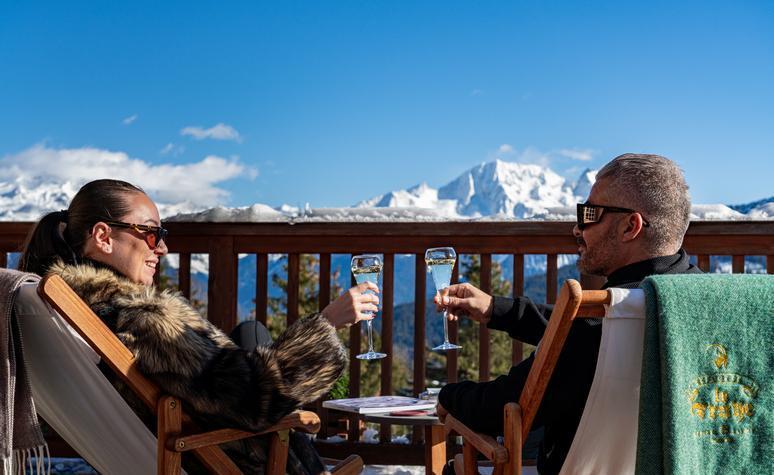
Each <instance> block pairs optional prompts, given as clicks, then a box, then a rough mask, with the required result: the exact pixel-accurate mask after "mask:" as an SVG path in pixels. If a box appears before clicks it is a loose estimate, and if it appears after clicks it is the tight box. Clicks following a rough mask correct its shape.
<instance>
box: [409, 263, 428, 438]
mask: <svg viewBox="0 0 774 475" xmlns="http://www.w3.org/2000/svg"><path fill="white" fill-rule="evenodd" d="M426 269H427V266H426V264H425V255H424V253H422V254H414V395H415V396H416V395H418V394H419V393H421V392H422V391H423V390H424V386H425V337H426V335H425V298H426V294H425V292H426V289H427V285H426V283H427V282H426V279H427V270H426ZM423 440H424V431H423V430H422V428H421V427H419V426H417V427H414V432H413V436H412V438H411V441H412V442H413V443H415V444H418V443H422V441H423Z"/></svg>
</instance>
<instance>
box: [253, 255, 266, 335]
mask: <svg viewBox="0 0 774 475" xmlns="http://www.w3.org/2000/svg"><path fill="white" fill-rule="evenodd" d="M268 274H269V256H268V255H267V254H266V253H259V254H256V255H255V320H256V321H258V322H261V323H262V324H263V325H264V326H266V325H267V319H268V312H269V275H268Z"/></svg>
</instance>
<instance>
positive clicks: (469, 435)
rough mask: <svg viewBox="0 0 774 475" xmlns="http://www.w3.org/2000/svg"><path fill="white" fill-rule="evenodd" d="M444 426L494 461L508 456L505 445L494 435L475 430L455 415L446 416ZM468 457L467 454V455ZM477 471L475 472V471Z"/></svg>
mask: <svg viewBox="0 0 774 475" xmlns="http://www.w3.org/2000/svg"><path fill="white" fill-rule="evenodd" d="M444 428H445V429H446V431H447V432H449V433H450V434H459V435H461V436H462V437H464V438H465V444H466V445H467V444H468V443H470V445H471V446H472V447H474V448H475V450H477V451H478V452H479V453H481V455H483V456H484V457H486V459H487V460H490V461H492V462H497V463H502V462H505V460H506V459H507V458H508V453H507V451H506V450H505V447H503V446H502V445H500V444H498V443H497V439H495V438H494V437H492V436H489V435H486V434H481V433H478V432H474V431H473V430H471V429H470V428H468V427H467V426H465V424H463V423H462V422H460V421H459V420H457V419H456V418H455V417H454V416H451V415H448V416H446V422H445V424H444ZM466 458H467V456H466ZM474 473H475V472H474Z"/></svg>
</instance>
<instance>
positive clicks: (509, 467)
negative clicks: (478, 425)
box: [503, 402, 524, 474]
mask: <svg viewBox="0 0 774 475" xmlns="http://www.w3.org/2000/svg"><path fill="white" fill-rule="evenodd" d="M504 413H505V414H504V417H503V427H504V428H505V432H504V434H503V438H504V439H505V440H504V441H503V445H504V446H505V449H506V450H507V451H508V461H507V462H506V467H505V473H506V474H515V473H518V470H520V469H521V452H522V447H523V446H524V441H523V440H522V438H521V408H520V407H519V405H518V404H516V403H513V402H509V403H508V404H506V405H505V408H504Z"/></svg>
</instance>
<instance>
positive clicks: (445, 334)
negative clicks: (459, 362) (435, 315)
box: [443, 310, 449, 343]
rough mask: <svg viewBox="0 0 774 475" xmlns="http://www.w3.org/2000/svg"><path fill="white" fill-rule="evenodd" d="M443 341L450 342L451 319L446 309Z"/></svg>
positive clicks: (444, 312)
mask: <svg viewBox="0 0 774 475" xmlns="http://www.w3.org/2000/svg"><path fill="white" fill-rule="evenodd" d="M443 342H444V343H449V319H448V318H447V316H446V310H444V311H443Z"/></svg>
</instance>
